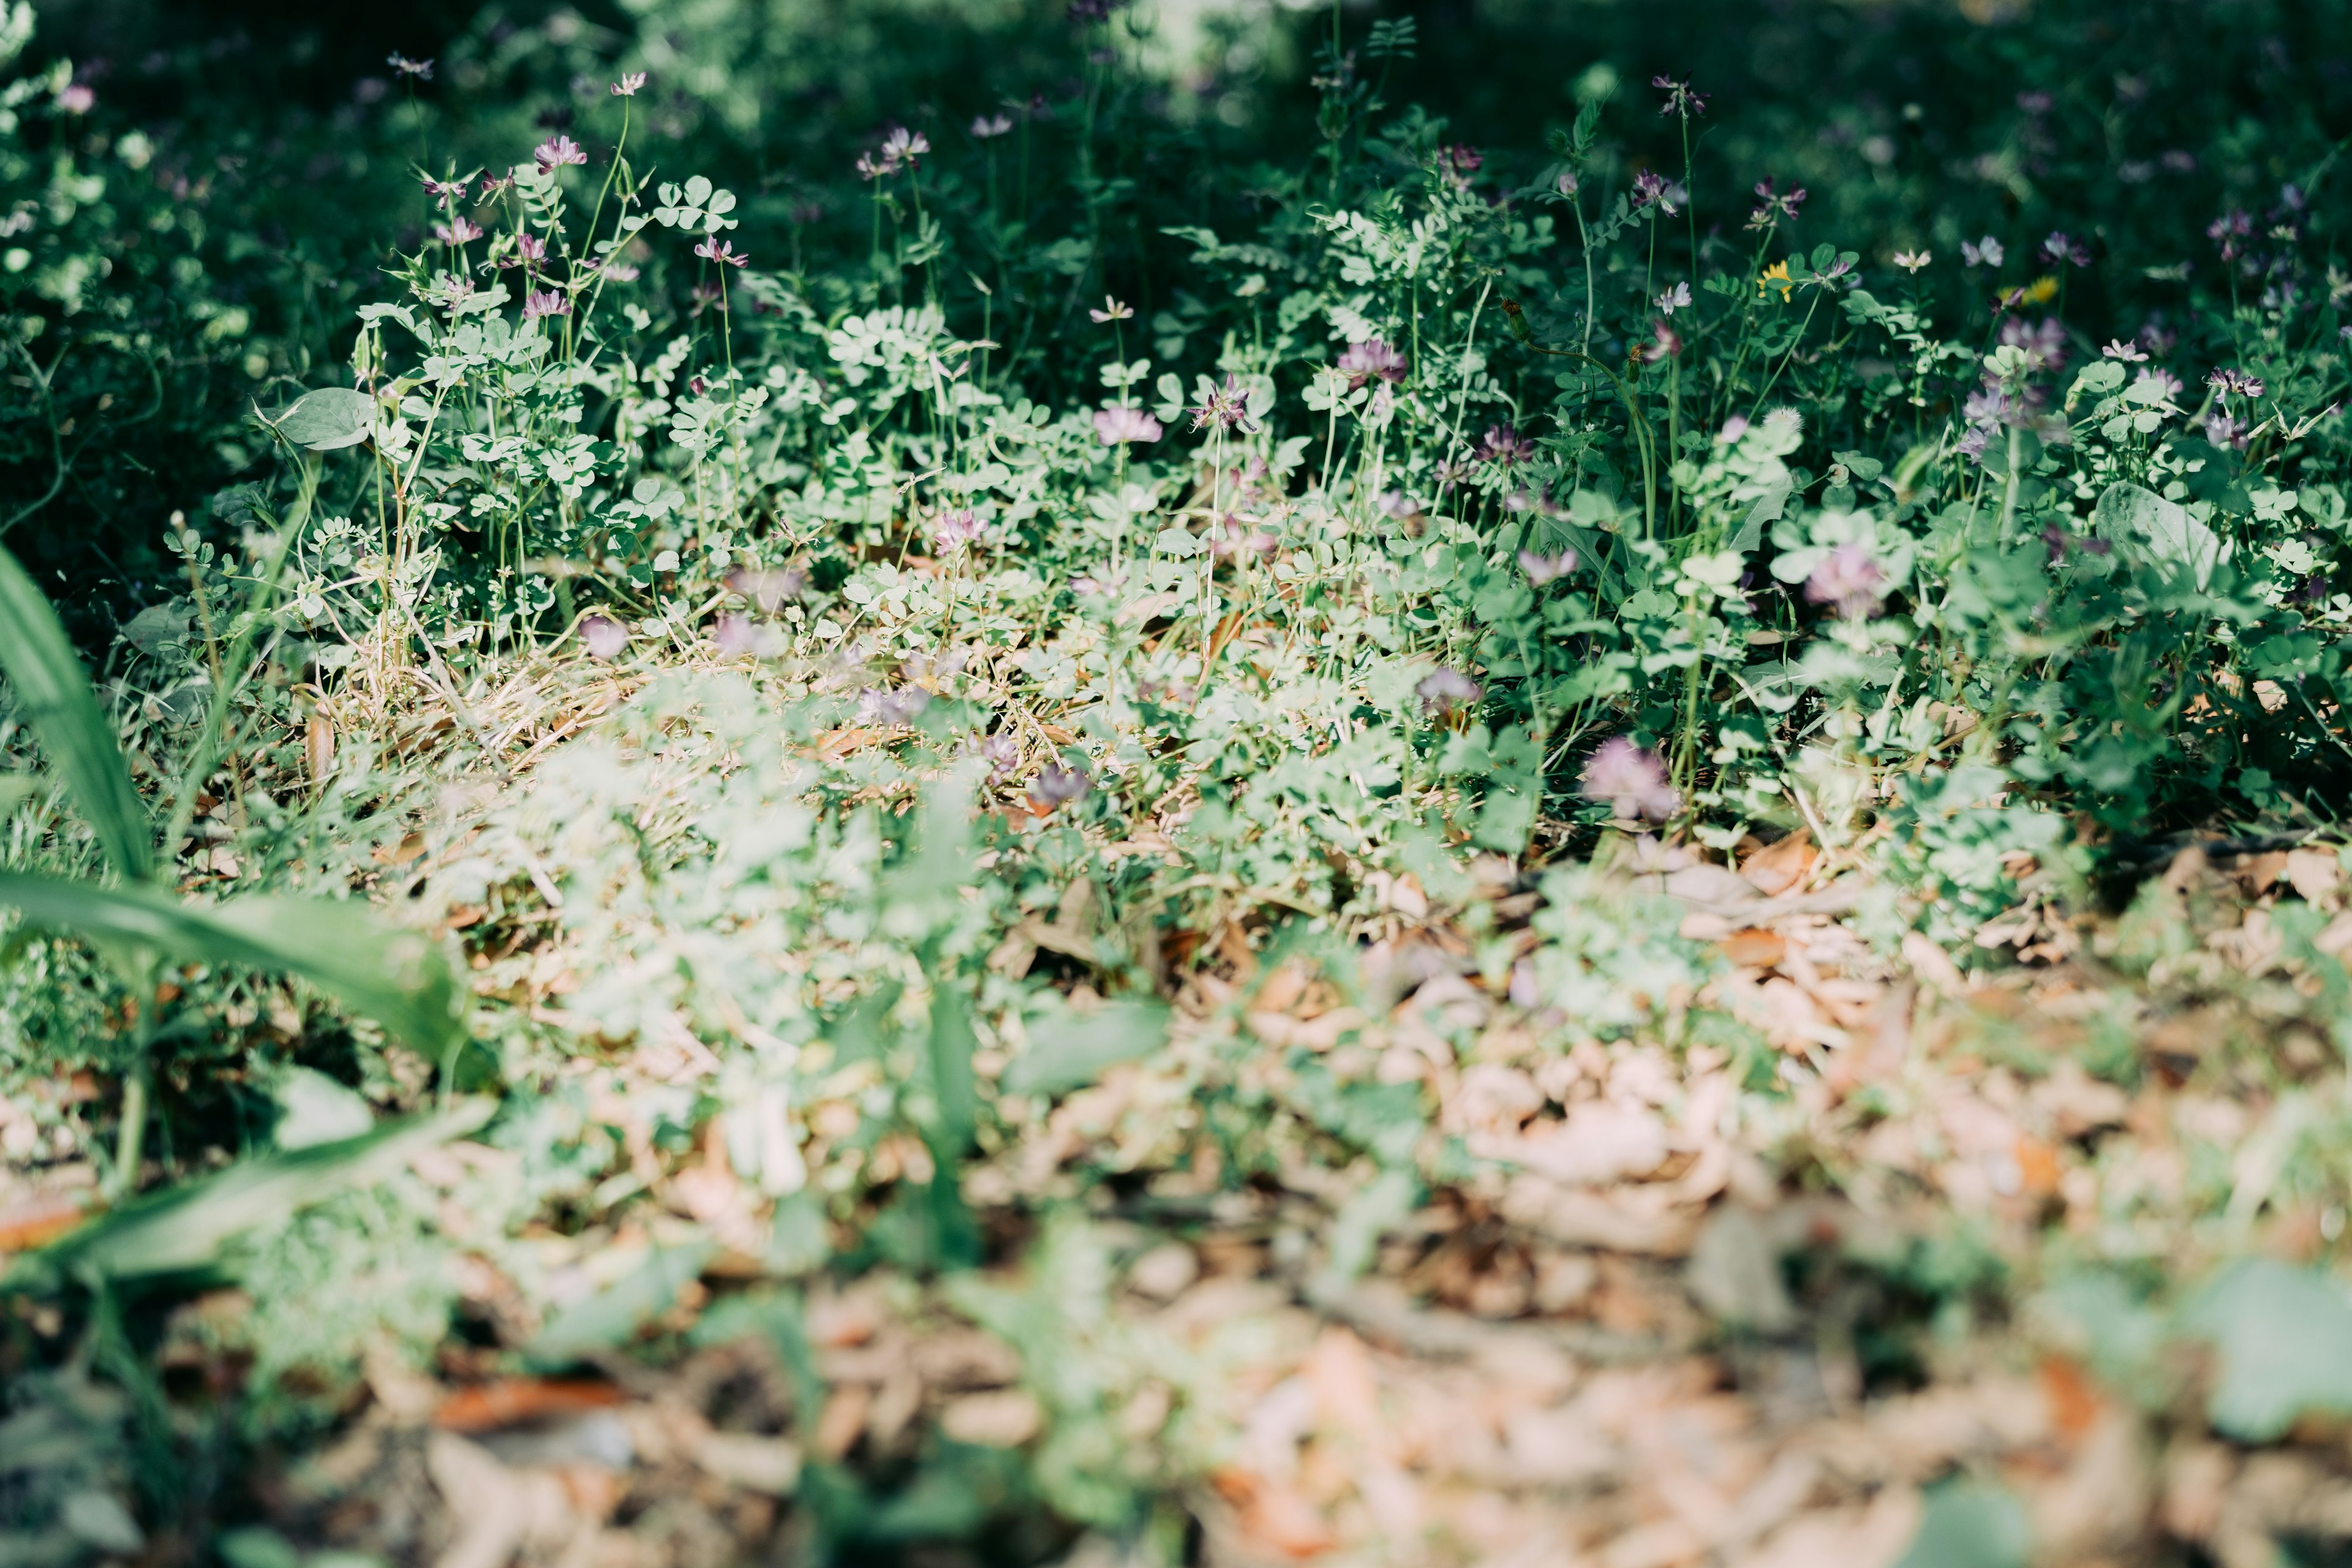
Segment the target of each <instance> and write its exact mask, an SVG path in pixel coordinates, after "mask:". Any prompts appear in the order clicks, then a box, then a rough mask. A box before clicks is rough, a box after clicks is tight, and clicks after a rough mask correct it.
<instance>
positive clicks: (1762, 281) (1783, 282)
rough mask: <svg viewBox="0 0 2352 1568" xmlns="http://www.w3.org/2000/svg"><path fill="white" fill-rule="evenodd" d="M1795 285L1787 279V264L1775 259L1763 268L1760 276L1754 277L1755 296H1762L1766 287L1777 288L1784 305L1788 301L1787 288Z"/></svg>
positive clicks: (1760, 297) (1759, 297)
mask: <svg viewBox="0 0 2352 1568" xmlns="http://www.w3.org/2000/svg"><path fill="white" fill-rule="evenodd" d="M1795 287H1796V285H1795V284H1794V283H1792V282H1790V280H1789V264H1788V263H1787V262H1785V261H1776V262H1774V263H1772V265H1771V266H1769V267H1767V268H1765V269H1764V275H1763V276H1762V277H1760V278H1759V279H1756V297H1757V298H1758V299H1759V300H1760V299H1762V298H1763V297H1764V290H1765V289H1768V288H1777V289H1780V302H1781V303H1782V304H1784V305H1785V304H1787V303H1788V302H1789V290H1790V289H1793V288H1795Z"/></svg>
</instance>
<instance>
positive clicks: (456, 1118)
mask: <svg viewBox="0 0 2352 1568" xmlns="http://www.w3.org/2000/svg"><path fill="white" fill-rule="evenodd" d="M495 1110H497V1106H496V1104H495V1103H494V1102H493V1101H490V1100H478V1101H475V1102H472V1103H469V1104H466V1105H462V1106H459V1107H458V1108H457V1109H456V1110H450V1111H447V1112H445V1113H443V1114H440V1115H435V1116H424V1117H413V1118H410V1119H408V1120H407V1121H396V1122H389V1123H386V1124H385V1125H383V1126H382V1127H379V1128H377V1129H375V1130H374V1131H370V1132H365V1133H362V1134H361V1135H360V1136H359V1137H357V1138H346V1139H343V1140H341V1141H340V1142H333V1143H320V1144H317V1145H315V1146H313V1147H311V1148H308V1149H297V1150H289V1151H286V1152H279V1153H276V1154H270V1155H267V1156H265V1157H263V1158H260V1159H256V1160H247V1161H245V1162H243V1163H239V1164H236V1165H232V1166H230V1167H229V1168H228V1169H227V1170H226V1171H223V1172H221V1173H219V1174H218V1175H215V1176H207V1177H205V1179H204V1180H202V1181H198V1182H191V1183H189V1184H186V1185H184V1186H180V1187H175V1188H173V1190H171V1191H169V1192H165V1193H159V1194H155V1195H154V1196H152V1197H148V1198H142V1199H141V1200H139V1201H137V1202H135V1203H131V1204H126V1205H123V1206H122V1207H121V1208H119V1209H116V1210H115V1211H114V1212H113V1213H111V1214H110V1215H105V1216H104V1217H102V1218H100V1219H98V1220H94V1221H92V1222H91V1223H90V1224H89V1225H86V1226H82V1227H81V1228H80V1229H79V1230H77V1231H75V1232H74V1233H73V1234H72V1235H70V1236H68V1237H65V1238H64V1239H63V1240H60V1241H58V1242H56V1243H54V1244H52V1245H51V1246H49V1247H46V1248H44V1249H43V1250H42V1251H39V1252H37V1253H34V1254H31V1255H30V1256H28V1257H26V1258H24V1259H22V1260H21V1261H20V1262H19V1263H18V1264H17V1265H16V1268H13V1269H11V1270H10V1274H9V1278H10V1279H25V1278H27V1277H29V1278H33V1279H41V1278H44V1277H46V1278H47V1279H50V1280H55V1279H68V1278H79V1279H93V1278H94V1279H142V1278H147V1277H151V1276H154V1275H159V1274H185V1273H189V1272H192V1271H194V1270H196V1269H202V1268H213V1267H214V1266H215V1265H217V1264H219V1263H220V1262H221V1261H222V1258H223V1255H224V1253H225V1252H226V1249H227V1248H228V1247H229V1245H230V1244H231V1243H232V1242H235V1241H236V1239H237V1238H238V1237H243V1236H245V1235H247V1234H248V1233H250V1232H253V1231H256V1230H259V1229H262V1228H263V1227H265V1226H273V1225H278V1224H282V1223H283V1222H284V1221H285V1220H286V1219H287V1218H288V1217H289V1216H290V1215H294V1214H296V1213H298V1212H299V1211H300V1210H302V1209H304V1208H307V1207H309V1206H310V1205H313V1204H316V1203H318V1202H320V1201H321V1200H322V1199H325V1198H328V1197H331V1196H332V1195H334V1194H336V1193H337V1192H340V1191H341V1190H343V1189H344V1188H347V1187H352V1186H356V1185H361V1184H366V1183H369V1182H374V1181H380V1180H382V1179H383V1177H385V1176H387V1175H389V1174H391V1173H393V1172H394V1171H396V1170H398V1169H399V1168H400V1167H401V1166H403V1165H404V1164H406V1163H408V1161H409V1160H410V1158H411V1157H413V1156H414V1155H415V1154H416V1153H417V1152H419V1151H421V1150H424V1149H429V1148H432V1147H433V1146H435V1145H436V1144H439V1143H443V1142H447V1141H448V1140H450V1139H452V1138H462V1137H464V1136H465V1135H466V1134H467V1133H469V1132H471V1131H475V1130H476V1129H477V1128H478V1127H480V1126H481V1125H482V1123H484V1122H485V1121H488V1120H489V1119H490V1116H491V1113H492V1112H493V1111H495Z"/></svg>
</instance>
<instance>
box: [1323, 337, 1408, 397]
mask: <svg viewBox="0 0 2352 1568" xmlns="http://www.w3.org/2000/svg"><path fill="white" fill-rule="evenodd" d="M1338 368H1339V370H1340V371H1341V372H1342V373H1343V374H1346V375H1347V377H1348V390H1349V391H1350V392H1353V391H1354V390H1355V389H1356V388H1358V387H1360V386H1361V385H1363V384H1364V383H1366V382H1368V381H1376V380H1377V381H1387V382H1398V383H1402V381H1403V380H1404V373H1405V357H1404V355H1403V354H1402V353H1399V352H1398V351H1397V350H1395V349H1393V348H1391V347H1390V346H1389V344H1388V343H1387V342H1385V341H1384V340H1382V339H1380V338H1366V339H1365V340H1364V341H1363V342H1360V343H1349V345H1348V352H1347V353H1343V354H1341V355H1340V356H1339V367H1338Z"/></svg>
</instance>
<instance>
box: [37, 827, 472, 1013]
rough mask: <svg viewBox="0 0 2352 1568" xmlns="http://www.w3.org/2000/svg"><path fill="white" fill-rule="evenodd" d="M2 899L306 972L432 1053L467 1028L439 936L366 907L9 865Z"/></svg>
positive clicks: (180, 956)
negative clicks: (107, 880) (209, 901)
mask: <svg viewBox="0 0 2352 1568" xmlns="http://www.w3.org/2000/svg"><path fill="white" fill-rule="evenodd" d="M0 903H5V904H14V905H15V906H16V908H18V909H20V910H24V911H25V915H26V918H27V919H29V920H31V921H35V922H36V923H37V924H40V925H45V926H50V927H55V928H58V929H60V930H65V931H73V932H74V933H76V934H77V935H81V936H87V937H89V938H92V939H94V940H97V941H100V942H112V943H116V944H122V943H131V944H134V945H137V946H140V947H143V948H146V949H148V950H149V951H151V952H159V953H163V954H164V955H166V956H168V957H171V958H173V959H177V960H181V961H184V962H194V963H226V964H235V965H237V966H239V967H242V968H248V969H263V970H275V971H283V972H285V973H289V974H299V975H300V976H301V977H302V978H303V979H305V980H307V981H309V982H310V984H313V985H316V986H318V987H319V989H320V990H321V991H324V992H326V993H328V994H330V995H331V996H333V997H334V998H335V999H336V1000H337V1001H339V1002H341V1003H342V1004H343V1005H345V1006H347V1007H349V1008H351V1009H352V1011H353V1012H355V1013H361V1014H363V1015H365V1016H368V1017H371V1018H373V1019H374V1020H375V1021H376V1022H377V1023H379V1024H382V1025H383V1026H384V1027H385V1028H386V1029H388V1030H390V1031H391V1032H392V1033H393V1034H394V1035H397V1036H398V1037H400V1038H402V1039H403V1040H404V1041H406V1042H407V1043H408V1044H409V1045H411V1046H413V1047H415V1048H416V1049H417V1050H419V1051H422V1052H424V1053H425V1054H426V1055H427V1056H436V1055H437V1054H438V1053H439V1052H441V1051H442V1050H444V1049H446V1047H449V1046H451V1045H453V1044H455V1043H456V1042H457V1040H458V1039H459V1038H461V1037H462V1036H463V1035H464V1032H465V1025H464V1021H463V1019H462V1018H461V1016H459V1013H458V992H457V981H456V979H455V978H454V976H453V975H452V974H451V973H450V970H449V966H448V964H447V963H446V961H445V960H444V959H443V958H442V956H441V953H440V952H439V951H438V950H437V949H436V948H435V946H434V945H433V943H432V942H429V941H427V940H426V939H425V937H424V936H422V935H420V934H418V933H417V932H415V931H400V930H397V929H395V928H393V927H389V926H386V925H384V924H383V922H381V921H377V920H376V919H375V918H374V917H373V916H372V915H369V914H367V913H366V912H364V910H362V909H361V908H358V907H349V906H345V905H341V904H331V903H327V902H325V901H323V900H315V899H238V900H233V901H231V902H229V903H225V904H215V905H212V906H210V907H206V906H204V905H198V904H184V903H181V902H179V901H178V900H174V899H172V898H170V897H168V896H166V895H164V894H163V893H160V892H155V891H152V890H150V889H145V888H100V887H95V886H93V885H91V884H89V883H87V882H68V881H64V880H60V879H56V878H50V877H30V876H26V875H24V874H22V873H20V872H14V871H0Z"/></svg>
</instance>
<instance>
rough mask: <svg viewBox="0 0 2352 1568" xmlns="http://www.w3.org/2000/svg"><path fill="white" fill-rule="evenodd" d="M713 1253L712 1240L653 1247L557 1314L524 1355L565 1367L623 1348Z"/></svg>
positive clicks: (714, 1245) (664, 1306) (674, 1296)
mask: <svg viewBox="0 0 2352 1568" xmlns="http://www.w3.org/2000/svg"><path fill="white" fill-rule="evenodd" d="M718 1250H719V1244H718V1243H717V1242H715V1241H697V1242H692V1243H689V1244H688V1245H687V1246H684V1247H656V1248H655V1249H654V1250H653V1252H652V1254H651V1255H650V1256H649V1257H647V1258H646V1260H645V1261H644V1262H643V1263H641V1264H639V1265H638V1266H637V1267H636V1268H635V1269H633V1270H632V1271H630V1272H629V1273H627V1274H625V1275H624V1276H622V1277H621V1278H620V1279H616V1280H614V1282H613V1283H612V1284H610V1285H607V1286H606V1287H605V1288H604V1289H602V1290H599V1291H597V1292H596V1293H595V1294H594V1295H593V1296H590V1297H588V1298H586V1299H585V1300H579V1301H574V1302H573V1303H572V1305H571V1306H569V1307H566V1308H564V1309H563V1310H562V1311H560V1312H558V1313H556V1315H555V1317H554V1319H553V1321H551V1322H550V1323H549V1324H548V1325H547V1326H546V1327H545V1328H543V1329H541V1331H539V1337H538V1338H536V1339H534V1340H532V1341H531V1342H530V1346H529V1347H528V1349H527V1353H528V1354H529V1355H530V1357H531V1358H532V1359H533V1360H535V1361H538V1362H541V1363H548V1362H566V1361H572V1360H573V1359H576V1358H577V1357H578V1356H579V1355H581V1354H582V1353H583V1352H587V1351H598V1350H612V1349H614V1348H615V1347H617V1346H620V1345H624V1344H626V1343H627V1342H629V1341H630V1340H631V1339H632V1338H634V1337H635V1334H636V1331H637V1330H638V1329H639V1328H640V1327H642V1326H643V1325H644V1324H645V1323H646V1321H648V1320H650V1319H652V1318H655V1317H658V1316H659V1315H660V1314H662V1313H663V1312H666V1311H667V1310H669V1306H670V1303H671V1302H673V1301H675V1300H677V1293H678V1291H679V1290H681V1289H684V1288H685V1287H686V1285H687V1283H688V1281H689V1280H691V1279H695V1278H696V1277H697V1276H698V1275H699V1274H701V1272H702V1266H703V1265H704V1264H706V1263H708V1262H709V1261H710V1258H711V1255H712V1254H714V1253H716V1252H717V1251H718Z"/></svg>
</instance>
